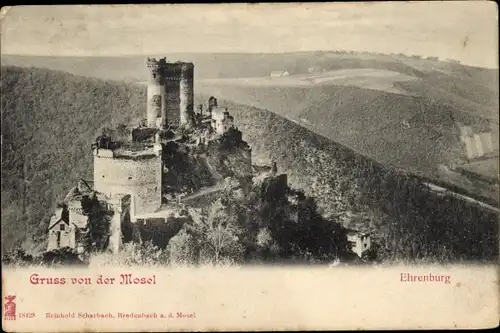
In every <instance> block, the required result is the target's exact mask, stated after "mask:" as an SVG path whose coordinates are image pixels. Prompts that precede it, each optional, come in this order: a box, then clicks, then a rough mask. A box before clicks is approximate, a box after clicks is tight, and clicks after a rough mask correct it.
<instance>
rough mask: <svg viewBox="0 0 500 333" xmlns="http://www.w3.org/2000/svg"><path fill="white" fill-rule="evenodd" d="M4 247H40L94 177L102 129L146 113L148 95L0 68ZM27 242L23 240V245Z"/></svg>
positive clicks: (93, 81)
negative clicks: (59, 213) (74, 191)
mask: <svg viewBox="0 0 500 333" xmlns="http://www.w3.org/2000/svg"><path fill="white" fill-rule="evenodd" d="M1 89H2V100H1V103H2V249H8V248H10V247H12V246H13V245H14V243H16V242H18V241H21V240H22V241H24V242H27V243H30V242H33V241H34V243H37V242H38V241H39V240H40V238H44V237H45V227H46V225H47V223H48V220H49V219H50V216H51V215H52V213H53V209H54V208H55V206H56V203H57V200H61V199H62V198H63V197H64V195H66V193H67V192H68V191H69V190H70V189H71V188H72V187H73V186H74V184H75V183H76V182H77V181H78V179H80V178H83V179H90V180H91V179H92V172H93V171H92V151H91V149H90V144H91V143H92V142H93V140H94V139H95V137H96V136H97V135H98V134H99V133H100V129H101V127H102V126H103V125H108V126H110V127H115V126H116V125H117V124H119V123H128V122H130V121H132V120H133V119H134V117H135V116H137V115H140V114H142V113H143V112H145V107H146V106H145V103H143V101H144V100H145V98H146V95H145V90H144V89H138V88H137V87H136V86H133V85H128V84H124V83H119V82H105V81H101V80H97V79H91V78H87V77H79V76H73V75H71V74H67V73H62V72H57V71H52V70H46V69H22V68H17V67H2V76H1ZM25 238H26V239H25Z"/></svg>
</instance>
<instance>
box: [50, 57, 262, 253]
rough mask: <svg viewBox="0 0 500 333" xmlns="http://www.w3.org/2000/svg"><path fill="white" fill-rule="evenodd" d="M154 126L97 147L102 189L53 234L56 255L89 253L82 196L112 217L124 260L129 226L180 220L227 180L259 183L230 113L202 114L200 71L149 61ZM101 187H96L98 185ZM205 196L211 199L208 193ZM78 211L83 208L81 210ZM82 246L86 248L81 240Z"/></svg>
mask: <svg viewBox="0 0 500 333" xmlns="http://www.w3.org/2000/svg"><path fill="white" fill-rule="evenodd" d="M146 66H147V68H148V77H149V80H148V85H147V109H146V110H147V111H146V119H145V121H143V122H141V123H140V124H139V125H137V126H134V127H132V128H131V130H130V136H129V138H128V139H126V140H115V138H113V137H112V136H111V135H110V134H108V133H102V135H100V136H99V137H97V138H96V140H95V142H94V143H93V144H92V151H93V158H94V181H93V182H84V181H83V182H80V184H79V185H78V186H77V187H75V188H74V189H72V191H71V193H72V194H71V195H68V196H67V197H66V198H65V200H64V204H63V206H62V207H61V208H58V209H57V211H56V214H55V216H53V218H52V220H51V222H50V226H49V245H48V250H52V249H56V248H60V247H63V246H69V247H71V248H76V249H77V250H78V251H79V252H83V248H84V247H85V244H83V243H84V241H83V240H82V239H81V237H80V236H79V235H83V234H85V233H86V232H87V231H88V225H87V222H86V221H87V217H86V216H85V212H83V211H82V209H81V208H79V209H77V208H78V207H81V206H83V203H80V202H81V199H82V196H84V195H87V197H92V198H93V199H94V200H96V201H98V202H99V203H100V206H101V207H104V210H105V211H108V212H110V213H111V215H112V218H111V221H110V228H109V233H110V237H109V245H108V248H110V249H111V250H112V251H113V252H117V251H118V250H119V248H120V244H121V241H122V236H123V235H122V230H121V228H122V227H121V226H122V224H123V223H124V222H123V221H124V219H125V218H127V219H129V220H130V222H131V223H136V222H137V221H139V220H141V221H146V220H147V219H151V218H161V219H164V220H166V219H167V218H168V217H172V216H177V217H179V216H180V215H179V212H180V210H181V209H180V208H179V207H182V206H183V204H182V203H181V201H182V200H185V199H186V198H185V196H186V195H190V196H191V197H192V196H201V195H202V194H201V193H203V195H204V194H205V193H211V192H214V191H217V190H220V188H221V187H220V186H218V185H219V184H220V183H221V181H222V180H223V179H224V178H228V177H236V178H237V179H238V180H239V181H236V182H233V185H234V186H236V187H238V186H242V183H243V182H244V180H246V179H250V180H251V178H252V164H251V161H252V159H251V148H250V147H249V146H248V144H247V143H246V142H245V141H243V140H242V133H241V132H240V131H239V130H238V129H237V128H236V127H235V126H234V123H233V117H232V116H231V115H230V113H229V111H227V109H224V110H221V109H219V106H218V102H217V99H216V98H215V97H213V96H212V97H210V99H209V100H208V106H207V107H206V109H205V111H204V108H203V105H199V106H198V109H197V112H196V113H195V112H194V105H193V104H194V99H193V98H194V97H193V90H194V89H193V75H194V65H193V64H192V63H186V62H175V63H169V62H167V61H166V59H165V58H161V59H159V60H156V59H154V58H148V59H147V62H146ZM91 184H93V186H92V185H91ZM202 190H203V191H202ZM75 207H77V208H75ZM79 238H80V240H79Z"/></svg>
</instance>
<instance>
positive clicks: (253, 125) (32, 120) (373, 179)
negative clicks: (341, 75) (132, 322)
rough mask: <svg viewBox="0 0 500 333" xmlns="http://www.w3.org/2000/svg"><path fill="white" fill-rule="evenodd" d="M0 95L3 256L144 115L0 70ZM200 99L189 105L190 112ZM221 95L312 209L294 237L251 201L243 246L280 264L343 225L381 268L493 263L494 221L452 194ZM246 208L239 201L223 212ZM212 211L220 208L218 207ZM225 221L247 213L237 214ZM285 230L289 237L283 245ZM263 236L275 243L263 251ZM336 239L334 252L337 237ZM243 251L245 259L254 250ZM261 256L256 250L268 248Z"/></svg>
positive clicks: (63, 77) (65, 77) (78, 81)
mask: <svg viewBox="0 0 500 333" xmlns="http://www.w3.org/2000/svg"><path fill="white" fill-rule="evenodd" d="M1 87H2V144H3V147H2V148H3V149H2V250H8V249H10V248H12V247H13V246H14V245H15V244H16V242H23V244H24V246H25V247H33V245H35V244H37V243H38V242H40V240H42V239H43V238H44V236H45V230H46V227H47V223H48V218H49V217H50V215H51V214H52V209H53V208H54V207H55V204H56V202H57V201H58V200H59V199H60V198H61V196H62V195H64V194H65V193H66V192H67V191H68V190H69V189H70V188H71V187H73V186H74V184H75V182H77V181H78V179H79V178H84V179H91V177H92V154H91V150H90V143H91V141H92V140H93V139H94V138H95V136H96V135H97V133H99V130H100V128H102V127H103V126H109V127H116V126H118V125H119V124H124V123H125V124H126V123H129V122H133V121H136V120H137V119H139V118H140V117H141V115H143V114H145V106H146V103H145V88H144V87H142V86H137V85H129V84H124V83H120V82H106V81H101V80H97V79H90V78H85V77H79V76H74V75H71V74H67V73H62V72H56V71H51V70H44V69H21V68H16V67H2V81H1ZM207 97H208V96H198V98H197V99H198V101H197V103H200V102H201V101H205V100H207ZM218 97H219V96H218ZM221 97H223V96H220V97H219V98H220V99H219V101H220V104H221V105H222V106H223V107H228V109H229V111H230V112H231V113H232V115H233V116H234V118H235V122H236V123H237V125H238V127H239V129H240V130H241V131H242V132H243V133H244V139H245V140H246V141H248V143H249V144H250V145H251V146H252V151H253V156H254V159H255V161H256V162H259V161H267V162H269V161H271V160H275V161H276V162H277V164H278V167H279V169H280V172H286V173H287V174H288V175H289V177H288V179H289V183H290V186H291V187H293V188H295V189H297V190H301V189H302V190H303V191H304V192H305V194H304V195H305V198H306V199H307V198H308V197H313V198H315V200H313V202H310V201H307V200H306V199H304V200H305V201H304V202H308V203H307V205H306V206H307V207H310V208H304V209H305V210H304V211H308V212H309V213H307V214H308V215H306V217H302V218H299V219H297V220H296V223H295V227H293V228H292V227H290V226H293V225H294V224H292V223H290V222H289V221H288V220H286V219H284V218H282V217H283V216H286V214H282V215H280V216H281V217H279V218H278V217H272V216H270V215H265V212H267V213H266V214H271V212H273V211H275V209H274V208H272V206H271V207H268V206H267V204H266V203H265V202H260V201H259V200H253V201H250V203H251V202H253V203H254V205H257V202H260V203H259V205H260V206H259V208H258V209H257V208H255V207H253V208H252V209H256V211H257V212H260V213H261V215H257V214H251V215H252V216H261V221H264V222H263V223H267V225H259V223H256V224H255V223H250V222H249V221H247V223H249V226H252V225H259V228H254V227H249V228H250V229H251V228H254V229H252V230H254V232H252V233H250V232H244V237H253V238H252V242H253V243H252V244H254V243H256V242H257V238H259V239H261V240H262V242H261V244H271V245H272V244H274V243H276V242H278V245H279V247H276V246H274V247H272V248H273V249H274V250H273V251H274V252H273V251H271V252H270V253H271V254H272V253H274V255H276V253H278V254H279V255H281V256H285V257H286V256H288V257H289V254H290V248H287V246H292V244H294V241H293V239H296V238H294V237H297V235H307V237H306V236H304V237H302V238H303V239H307V240H308V242H309V243H311V244H312V243H317V244H322V242H320V241H319V239H321V237H320V236H321V235H322V234H323V233H324V230H330V231H332V230H335V228H337V226H339V225H343V226H349V227H360V228H370V229H371V230H372V232H373V235H374V238H375V244H376V248H377V259H378V261H390V262H394V261H397V260H402V261H405V262H413V261H422V260H426V261H437V262H447V261H463V260H473V261H490V260H496V258H497V255H498V215H497V214H496V213H495V212H492V211H490V210H486V209H484V208H481V207H480V206H477V205H474V204H472V203H467V202H465V201H463V200H461V199H458V198H455V197H452V196H439V195H437V194H436V193H434V192H432V191H430V190H429V189H428V188H427V187H425V186H423V184H422V180H421V179H420V178H418V177H416V176H411V175H408V174H405V173H401V172H399V171H396V170H394V169H392V168H389V167H386V166H383V165H380V164H378V163H376V162H374V161H373V160H370V159H368V158H366V157H363V156H361V155H359V154H356V153H354V152H353V151H352V150H350V149H348V148H346V147H344V146H342V145H339V144H336V143H334V142H332V141H329V140H327V139H325V138H323V137H321V136H318V135H316V134H314V133H313V132H311V131H308V130H306V129H304V128H303V127H301V126H299V125H297V124H294V123H293V122H291V121H288V120H286V119H285V118H282V117H280V116H277V115H275V114H273V113H271V112H269V111H265V110H260V109H256V108H253V107H249V106H244V105H237V104H234V103H231V102H227V101H223V98H221ZM249 198H251V197H249ZM227 200H229V199H227ZM233 200H234V199H233ZM242 200H243V199H242ZM248 204H249V203H244V202H241V200H240V202H239V203H238V204H234V205H229V206H234V207H246V206H248ZM316 204H317V208H316ZM220 205H222V206H224V207H226V206H227V203H226V204H224V202H221V203H220ZM282 206H283V205H282ZM266 207H267V208H266ZM280 207H281V206H280ZM284 207H287V205H284ZM211 210H212V212H210V211H209V212H206V214H202V216H212V217H213V218H210V219H212V220H217V219H219V220H220V216H221V213H220V212H221V209H220V207H219V208H217V206H215V207H213V209H212V208H211ZM222 211H224V212H227V210H225V209H223V210H222ZM210 214H212V215H210ZM224 214H226V213H224ZM232 214H233V215H232V216H242V215H245V213H242V211H239V212H233V213H232ZM262 214H264V215H262ZM316 214H318V215H316ZM247 215H248V214H247ZM222 216H224V215H222ZM222 219H223V220H224V218H222ZM203 220H204V218H200V219H199V221H198V222H199V223H198V227H196V225H194V226H193V227H192V228H190V227H189V225H186V227H184V228H183V229H182V230H181V233H180V234H179V235H178V236H179V237H181V238H182V237H184V240H186V241H189V242H190V241H192V240H193V238H194V239H195V240H196V239H198V240H199V239H202V238H200V237H199V236H196V235H199V234H200V232H201V233H203V230H206V228H205V229H204V227H203V226H204V225H205V226H210V223H209V224H207V223H204V222H203ZM236 220H237V221H239V222H238V223H240V222H242V223H243V222H244V221H245V220H244V219H242V218H237V219H236ZM271 221H275V222H273V223H271ZM304 221H313V222H311V223H313V224H314V225H313V226H312V227H310V226H309V227H305V226H304V225H303V224H301V223H303V222H304ZM200 225H201V226H202V227H199V226H200ZM193 228H194V229H193ZM273 228H274V229H273ZM283 228H285V229H287V228H288V229H287V230H288V231H289V236H287V237H288V238H286V237H285V235H287V233H283V230H284V229H283ZM325 228H326V229H325ZM261 229H263V230H267V231H261ZM244 230H247V229H244ZM248 230H249V229H248ZM339 230H341V229H339ZM266 232H268V233H270V234H271V236H272V237H271V238H270V237H268V236H269V235H266ZM337 235H340V232H339V233H337ZM278 236H279V237H278ZM190 237H191V238H190ZM339 237H340V236H339ZM178 239H179V238H175V240H174V239H172V244H169V246H170V248H167V250H168V251H171V247H172V246H174V244H178V243H179V242H180V241H179V240H178ZM266 239H274V240H275V241H274V242H270V243H269V242H268V243H266V242H265V240H266ZM276 239H279V240H276ZM331 241H332V240H331V239H328V240H327V241H326V243H328V244H329V245H325V246H322V247H321V249H318V248H315V251H317V253H316V254H315V256H316V257H322V256H323V255H324V254H325V253H326V254H328V253H329V254H331V253H332V251H337V250H338V249H337V250H334V249H331V248H327V246H332V244H333V243H332V242H331ZM189 242H188V243H189ZM335 242H336V243H337V244H341V242H342V240H339V239H338V240H336V241H335ZM180 243H181V244H185V243H184V242H180ZM287 244H288V245H287ZM271 245H269V249H270V248H271ZM302 245H303V244H302ZM179 246H181V247H183V246H184V245H179ZM190 248H192V247H190ZM195 248H196V247H195ZM248 248H249V247H247V250H245V251H247V252H246V255H247V256H251V253H255V251H257V250H255V251H254V252H252V251H249V250H248ZM264 248H265V247H262V248H260V249H258V250H259V251H261V250H262V251H269V249H268V250H263V249H264ZM245 251H243V253H245ZM301 251H302V252H303V254H304V255H305V254H306V253H308V251H309V250H308V247H307V246H305V247H303V248H302V250H301ZM236 252H238V251H236ZM198 253H200V252H198ZM287 253H288V254H287Z"/></svg>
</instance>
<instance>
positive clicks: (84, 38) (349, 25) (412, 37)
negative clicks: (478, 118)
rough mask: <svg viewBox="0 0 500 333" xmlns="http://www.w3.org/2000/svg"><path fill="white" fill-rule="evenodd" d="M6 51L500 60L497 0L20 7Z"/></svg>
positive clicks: (6, 27)
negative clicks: (319, 53) (344, 53)
mask: <svg viewBox="0 0 500 333" xmlns="http://www.w3.org/2000/svg"><path fill="white" fill-rule="evenodd" d="M1 33H2V35H1V47H2V49H1V50H2V53H5V54H25V55H125V54H142V55H145V54H161V53H175V52H264V53H267V52H289V51H292V52H293V51H310V50H355V51H373V52H382V53H392V52H394V53H400V52H401V53H405V54H420V55H426V56H428V55H432V56H439V57H442V58H453V59H457V60H460V61H462V62H463V63H466V64H470V65H477V66H485V67H498V56H497V52H498V12H497V7H496V4H495V3H494V2H489V1H488V2H485V1H478V2H469V1H467V2H461V1H460V2H434V3H431V2H412V3H404V2H400V3H396V2H391V3H325V4H319V3H318V4H311V3H307V4H303V5H300V4H275V5H270V4H258V5H257V4H254V5H245V4H237V5H182V6H181V5H141V6H137V5H135V6H133V5H123V6H116V5H115V6H97V5H96V6H19V7H12V8H10V10H9V11H8V12H7V14H6V15H5V16H4V17H3V19H2V26H1Z"/></svg>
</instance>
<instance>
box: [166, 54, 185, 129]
mask: <svg viewBox="0 0 500 333" xmlns="http://www.w3.org/2000/svg"><path fill="white" fill-rule="evenodd" d="M163 79H164V94H165V101H166V105H165V111H164V113H165V115H164V116H166V118H167V119H166V120H165V122H166V123H167V124H169V125H173V126H178V125H179V122H180V103H181V100H180V82H181V64H178V63H168V64H166V65H165V69H164V72H163Z"/></svg>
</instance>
